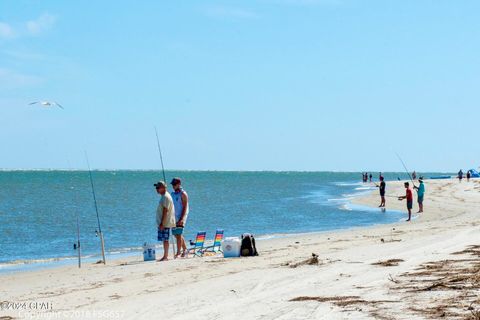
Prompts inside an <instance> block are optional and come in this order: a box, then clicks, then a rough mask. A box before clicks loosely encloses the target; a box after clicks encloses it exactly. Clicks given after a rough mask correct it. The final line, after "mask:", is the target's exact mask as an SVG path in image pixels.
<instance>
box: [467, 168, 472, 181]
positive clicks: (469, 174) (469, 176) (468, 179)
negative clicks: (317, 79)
mask: <svg viewBox="0 0 480 320" xmlns="http://www.w3.org/2000/svg"><path fill="white" fill-rule="evenodd" d="M471 177H472V174H471V173H470V170H468V171H467V182H470V178H471Z"/></svg>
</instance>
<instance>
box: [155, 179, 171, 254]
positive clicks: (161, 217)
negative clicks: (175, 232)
mask: <svg viewBox="0 0 480 320" xmlns="http://www.w3.org/2000/svg"><path fill="white" fill-rule="evenodd" d="M154 186H155V189H156V190H157V193H158V194H160V196H161V198H160V202H159V204H158V208H157V227H158V241H162V242H163V258H162V259H160V260H159V261H167V260H168V247H169V242H168V240H169V238H170V229H171V228H173V227H175V211H174V209H173V200H172V196H171V195H170V193H168V191H167V184H166V183H165V182H163V181H159V182H157V183H155V184H154Z"/></svg>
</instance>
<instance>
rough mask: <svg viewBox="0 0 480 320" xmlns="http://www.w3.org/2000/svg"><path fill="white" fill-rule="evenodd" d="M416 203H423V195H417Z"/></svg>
mask: <svg viewBox="0 0 480 320" xmlns="http://www.w3.org/2000/svg"><path fill="white" fill-rule="evenodd" d="M418 203H419V204H422V203H423V196H418Z"/></svg>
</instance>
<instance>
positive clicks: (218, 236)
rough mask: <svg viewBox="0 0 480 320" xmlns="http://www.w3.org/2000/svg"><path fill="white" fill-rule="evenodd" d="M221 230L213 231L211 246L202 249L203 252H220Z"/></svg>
mask: <svg viewBox="0 0 480 320" xmlns="http://www.w3.org/2000/svg"><path fill="white" fill-rule="evenodd" d="M223 233H224V232H223V229H217V230H216V231H215V238H213V245H211V246H208V247H205V248H203V252H204V253H205V252H214V253H217V252H222V240H223Z"/></svg>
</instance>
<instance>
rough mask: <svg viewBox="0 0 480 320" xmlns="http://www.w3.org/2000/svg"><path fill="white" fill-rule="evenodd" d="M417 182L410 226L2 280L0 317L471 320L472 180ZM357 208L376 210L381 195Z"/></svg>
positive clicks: (478, 277) (477, 251)
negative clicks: (230, 255) (421, 206)
mask: <svg viewBox="0 0 480 320" xmlns="http://www.w3.org/2000/svg"><path fill="white" fill-rule="evenodd" d="M425 184H426V188H427V193H426V200H425V213H424V214H422V215H421V216H419V217H417V218H416V219H415V220H414V221H412V222H410V223H407V222H403V221H399V222H398V223H395V224H391V225H380V226H373V227H368V228H358V229H353V230H343V231H336V232H328V233H316V234H303V235H295V236H288V237H284V238H279V239H272V240H265V241H260V242H258V244H257V247H258V250H259V253H260V256H259V257H253V258H238V259H223V258H221V257H204V258H189V259H177V260H175V261H169V262H166V263H158V262H150V263H144V262H143V261H141V257H140V255H139V256H138V257H137V258H129V259H120V260H116V261H108V263H107V265H106V266H104V265H94V264H85V265H84V266H83V267H82V269H78V268H77V267H76V266H75V265H73V266H68V267H59V268H55V269H48V270H39V271H31V272H23V273H15V274H4V275H0V281H1V286H0V296H1V298H0V301H4V302H3V304H2V305H3V306H6V305H7V303H6V302H10V303H12V302H13V303H19V304H22V303H25V304H23V305H21V309H20V310H12V309H9V310H1V311H0V319H17V318H20V319H24V318H25V319H425V318H433V319H437V318H446V319H457V318H458V319H469V318H471V319H479V318H478V317H480V315H479V314H480V298H479V297H480V274H479V270H480V180H476V181H474V182H470V183H467V182H466V181H464V182H462V183H461V184H460V183H458V181H456V180H436V181H433V180H430V181H429V180H427V181H426V182H425ZM387 194H388V195H403V194H404V191H403V186H402V184H401V183H400V182H390V183H388V187H387ZM356 202H358V203H359V204H365V205H369V206H377V205H378V203H379V199H378V196H377V192H374V193H372V194H371V195H369V196H365V197H363V198H359V199H357V200H356ZM404 206H405V202H404V201H402V202H400V201H398V200H396V199H395V198H392V197H389V198H387V208H388V209H401V210H404ZM416 209H417V206H414V210H415V211H416ZM385 214H388V210H387V212H386V213H385ZM405 218H406V215H405ZM312 253H315V254H318V256H319V263H318V264H315V263H314V264H308V262H311V261H308V260H309V258H310V257H311V256H312ZM392 259H397V260H392ZM388 260H390V261H388ZM302 262H305V263H302ZM375 263H379V264H375ZM31 303H37V305H36V306H37V307H40V306H41V305H40V303H47V304H48V305H45V306H47V307H48V308H49V310H31V307H35V305H31ZM477 311H478V314H477V315H476V317H477V318H475V313H476V312H477Z"/></svg>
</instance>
